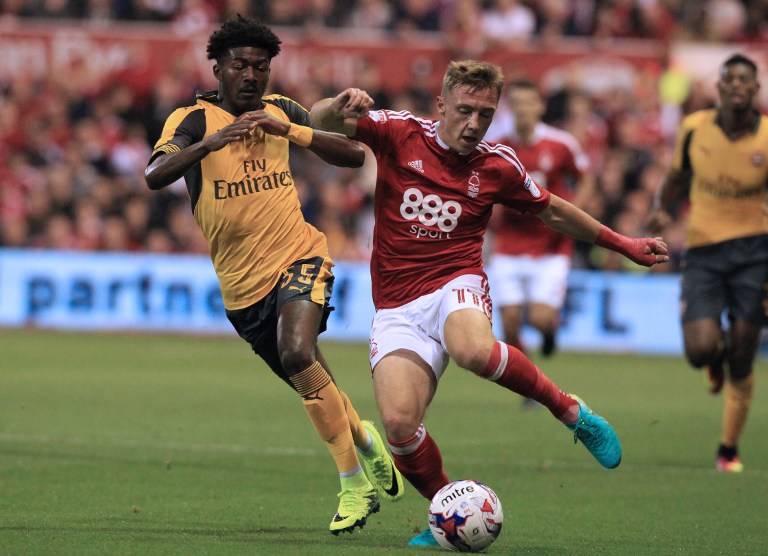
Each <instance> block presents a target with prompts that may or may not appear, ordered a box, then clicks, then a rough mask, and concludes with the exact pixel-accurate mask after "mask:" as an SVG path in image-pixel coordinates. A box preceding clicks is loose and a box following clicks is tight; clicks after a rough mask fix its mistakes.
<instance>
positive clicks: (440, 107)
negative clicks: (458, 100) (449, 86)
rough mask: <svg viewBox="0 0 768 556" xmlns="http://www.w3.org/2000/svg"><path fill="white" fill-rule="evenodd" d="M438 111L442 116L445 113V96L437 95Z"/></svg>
mask: <svg viewBox="0 0 768 556" xmlns="http://www.w3.org/2000/svg"><path fill="white" fill-rule="evenodd" d="M437 113H438V114H440V115H441V116H444V115H445V102H443V97H441V96H438V97H437Z"/></svg>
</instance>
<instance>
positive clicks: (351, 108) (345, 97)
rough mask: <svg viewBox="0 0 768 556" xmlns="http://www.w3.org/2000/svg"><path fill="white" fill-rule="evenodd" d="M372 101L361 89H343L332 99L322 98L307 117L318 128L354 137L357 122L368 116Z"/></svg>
mask: <svg viewBox="0 0 768 556" xmlns="http://www.w3.org/2000/svg"><path fill="white" fill-rule="evenodd" d="M372 107H373V99H372V98H371V96H370V95H369V94H368V93H367V92H365V91H363V90H362V89H356V88H349V89H345V90H344V91H342V92H341V93H339V94H338V95H336V96H335V97H334V98H324V99H322V100H318V101H317V102H316V103H315V104H313V105H312V108H311V109H310V111H309V117H310V119H311V120H312V124H313V125H316V126H317V127H319V128H322V129H325V130H328V131H335V132H337V133H342V134H344V135H346V136H347V137H354V136H355V133H356V132H357V120H359V119H360V118H363V117H365V116H367V115H368V111H369V110H370V109H371V108H372Z"/></svg>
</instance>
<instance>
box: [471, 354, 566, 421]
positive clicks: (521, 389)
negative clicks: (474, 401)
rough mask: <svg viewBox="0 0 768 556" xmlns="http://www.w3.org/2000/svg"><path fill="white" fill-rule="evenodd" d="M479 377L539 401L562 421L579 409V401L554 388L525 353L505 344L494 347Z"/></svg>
mask: <svg viewBox="0 0 768 556" xmlns="http://www.w3.org/2000/svg"><path fill="white" fill-rule="evenodd" d="M477 374H478V375H480V376H482V377H483V378H487V379H488V380H491V381H493V382H495V383H497V384H499V385H501V386H503V387H504V388H506V389H508V390H512V391H513V392H516V393H518V394H520V395H521V396H524V397H526V398H531V399H533V400H536V401H537V402H539V403H540V404H542V405H543V406H545V407H546V408H547V409H549V411H551V412H552V415H554V416H555V417H557V418H558V419H560V420H561V421H562V420H564V418H565V417H566V414H567V413H568V410H569V409H570V408H571V407H573V406H574V405H577V402H576V400H574V399H573V398H572V397H570V396H569V395H567V394H565V393H564V392H562V391H561V390H560V389H559V388H558V387H557V386H555V383H554V382H552V381H551V380H550V379H549V378H547V377H546V376H545V375H544V373H542V372H541V371H540V370H539V368H538V367H536V365H534V364H533V362H532V361H531V360H530V359H528V358H527V357H526V356H525V354H524V353H523V352H521V351H520V350H519V349H517V348H515V347H512V346H510V345H507V344H505V343H504V342H496V343H495V344H494V346H493V349H492V350H491V357H490V358H489V359H488V363H486V365H485V368H484V369H483V370H482V371H480V372H478V373H477Z"/></svg>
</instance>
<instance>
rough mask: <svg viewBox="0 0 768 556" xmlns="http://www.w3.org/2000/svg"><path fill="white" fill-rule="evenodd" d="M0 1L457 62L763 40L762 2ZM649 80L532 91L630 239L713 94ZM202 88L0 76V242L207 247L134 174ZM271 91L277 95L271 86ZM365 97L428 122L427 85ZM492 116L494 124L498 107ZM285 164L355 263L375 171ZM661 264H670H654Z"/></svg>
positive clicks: (20, 11)
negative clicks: (430, 49) (524, 49)
mask: <svg viewBox="0 0 768 556" xmlns="http://www.w3.org/2000/svg"><path fill="white" fill-rule="evenodd" d="M0 5H1V6H2V8H1V9H0V24H2V21H7V20H8V18H26V17H37V18H41V17H49V18H53V17H55V18H62V17H69V18H80V19H87V20H90V21H92V22H110V21H123V20H131V21H136V20H140V21H145V20H149V21H161V22H171V23H172V24H173V25H181V26H186V27H188V28H190V29H192V28H198V29H202V28H208V27H210V26H212V25H214V24H215V23H216V22H218V21H220V20H221V19H222V18H225V17H229V16H231V15H232V14H235V13H248V14H259V15H261V16H262V17H264V19H265V20H266V21H268V22H269V23H271V24H273V25H298V26H313V27H320V28H346V27H356V28H375V29H379V30H382V31H383V32H388V33H400V32H407V31H409V30H419V31H436V32H439V33H440V36H442V37H445V40H446V41H448V44H447V47H449V48H450V49H451V50H452V52H455V53H456V55H457V56H464V57H468V56H472V55H476V54H477V53H478V52H482V51H483V50H484V49H486V48H489V47H494V46H513V47H514V45H515V44H518V45H519V44H521V43H524V42H528V41H552V40H557V39H558V38H559V37H564V36H588V37H595V38H601V37H622V38H623V37H626V38H632V37H635V38H638V37H642V38H655V39H659V40H663V41H667V40H670V39H672V38H677V37H684V38H694V39H700V40H712V41H730V40H741V39H744V40H755V39H759V38H761V37H762V38H765V37H766V36H767V35H768V0H751V1H741V2H739V1H736V0H708V1H692V0H666V1H664V0H613V1H607V0H605V1H601V0H576V1H566V0H546V1H538V2H533V1H517V0H490V1H487V2H481V1H479V0H402V1H400V2H396V1H385V0H337V1H332V0H279V1H277V0H210V1H207V2H206V1H205V0H1V1H0ZM663 78H664V72H663V71H653V70H651V69H649V70H648V71H647V72H645V73H641V75H640V78H639V79H638V80H637V83H636V85H635V86H634V88H633V89H632V90H624V89H616V90H615V91H612V92H610V93H609V94H606V95H602V96H600V97H597V96H594V95H590V94H589V93H587V92H585V91H583V90H579V89H577V88H574V87H570V86H568V85H567V84H566V85H565V86H564V87H563V88H562V89H558V90H553V91H546V93H547V94H548V95H549V98H548V110H547V114H546V116H545V118H544V119H545V121H547V122H548V123H553V124H555V125H557V126H560V127H562V128H564V129H566V130H568V131H570V132H571V133H572V134H574V135H575V136H576V137H577V138H578V139H579V140H580V141H581V142H582V144H583V146H584V147H585V149H586V150H587V151H588V153H589V154H590V157H591V160H592V165H593V169H594V171H595V173H596V175H597V179H598V186H599V187H598V189H599V195H596V196H594V198H593V200H592V203H591V205H590V206H589V207H588V211H589V212H590V213H591V214H592V215H594V216H595V217H597V218H598V219H600V220H601V221H603V222H605V223H606V224H609V225H610V226H611V227H613V228H614V229H616V230H617V231H619V232H621V233H624V234H627V235H631V236H636V235H640V234H645V233H646V232H645V230H644V224H645V219H646V216H647V214H648V209H649V205H650V202H651V199H652V195H653V193H654V191H655V189H656V187H657V186H658V184H659V183H660V181H661V179H662V176H663V175H664V172H665V171H666V169H667V168H668V166H669V157H670V155H671V153H670V150H671V149H670V145H671V142H672V138H673V135H674V132H675V129H676V126H677V124H678V122H679V118H680V116H681V115H682V114H685V113H687V112H690V111H692V110H695V109H699V108H702V107H705V106H708V105H711V104H712V103H713V102H714V100H715V97H714V95H715V91H714V89H713V88H711V87H710V88H698V87H696V86H693V87H692V88H691V90H690V93H689V95H688V97H687V99H686V100H685V102H684V103H683V104H682V106H676V107H673V108H674V109H672V110H668V109H667V108H669V107H666V106H665V105H664V103H663V101H662V98H661V96H660V95H659V89H660V81H661V80H662V79H663ZM309 81H311V80H308V84H307V86H306V90H300V91H294V90H291V91H290V95H291V96H292V97H294V98H296V99H297V100H299V101H301V102H303V103H304V104H305V105H307V106H309V105H311V104H312V102H313V100H314V99H316V98H318V96H319V95H324V94H326V93H327V92H325V91H318V90H317V88H318V86H317V84H311V83H309ZM694 85H695V84H694ZM206 88H210V83H205V84H201V83H197V82H195V80H194V79H192V78H191V77H190V76H189V75H186V74H184V73H180V72H173V71H171V72H169V73H167V74H166V75H164V76H163V77H162V78H161V79H159V80H157V81H156V82H155V83H154V85H153V87H152V88H151V89H150V90H149V91H148V92H147V93H145V92H144V91H138V90H136V89H134V88H132V87H131V86H130V85H129V84H128V83H122V82H119V81H113V80H110V81H107V80H104V79H99V77H98V76H93V75H90V74H88V73H87V72H86V71H83V72H78V71H77V69H76V68H75V69H74V70H73V71H69V72H67V73H66V75H56V74H53V75H49V76H47V77H46V78H45V79H43V80H38V81H36V80H30V79H29V78H28V77H26V76H25V75H24V74H23V73H18V74H14V75H13V77H11V78H9V79H7V80H1V81H0V184H2V187H1V188H0V246H5V247H32V248H56V249H76V250H105V251H136V250H142V251H152V252H166V253H204V252H207V246H206V242H205V241H204V239H203V237H202V235H201V234H200V232H199V230H198V228H197V226H196V225H195V223H194V221H193V219H192V214H191V211H190V208H189V198H188V196H187V193H186V191H185V188H184V185H183V183H182V182H178V183H176V184H174V186H172V187H171V188H168V190H165V191H163V192H162V193H159V194H158V193H150V191H149V190H148V189H147V187H146V185H145V183H144V178H143V170H144V168H145V165H146V162H147V160H148V157H149V154H150V150H151V146H152V145H153V144H154V142H155V140H156V139H157V137H158V136H159V135H160V132H161V128H162V125H163V122H164V121H165V118H166V117H167V116H168V114H170V112H171V111H172V110H173V109H174V108H175V107H177V106H182V105H188V104H189V102H190V99H192V98H193V96H194V93H195V92H196V91H197V90H204V89H206ZM272 90H273V91H274V92H282V91H281V84H280V81H279V77H278V78H277V79H276V80H275V81H274V82H273V83H272ZM371 92H372V93H373V95H374V98H375V99H376V100H377V104H378V105H379V106H383V107H390V106H391V107H396V108H398V109H409V110H411V111H412V112H414V113H415V114H418V115H422V116H432V115H433V114H432V110H433V104H434V102H433V99H432V97H431V95H430V94H429V91H428V90H427V89H424V90H422V89H420V88H418V87H414V88H412V89H410V90H407V91H402V92H401V93H399V94H398V95H392V94H391V93H387V92H385V91H383V90H381V91H376V90H372V91H371ZM500 111H501V114H500V115H499V118H498V119H499V120H500V121H504V119H505V114H504V111H505V107H504V104H503V103H502V104H501V107H500ZM291 156H292V157H294V158H293V163H292V166H293V168H294V169H295V171H296V173H297V175H296V176H295V177H296V183H297V187H298V189H299V191H300V194H301V196H302V201H303V207H304V210H305V212H306V218H307V219H308V220H309V221H310V222H312V223H313V224H315V225H316V226H318V227H319V228H320V229H321V230H323V231H324V232H325V233H326V235H327V236H328V239H329V246H330V250H331V254H332V256H333V257H334V258H336V259H346V260H366V259H367V258H368V256H369V247H370V233H371V229H372V198H371V191H372V190H373V187H372V186H373V183H372V180H373V179H374V178H373V176H374V175H375V169H374V168H370V167H366V168H364V169H363V170H362V171H360V170H344V169H338V168H331V167H329V166H327V165H325V164H323V163H322V162H321V161H319V159H318V158H317V157H314V156H313V155H311V154H310V153H307V152H306V151H303V150H301V149H296V150H295V151H294V152H292V155H291ZM665 236H666V239H667V240H668V243H669V244H670V247H671V248H672V249H673V251H674V250H679V249H681V248H682V225H681V226H680V227H673V228H671V229H668V230H667V232H666V234H665ZM580 247H581V248H580V250H579V252H578V254H577V260H576V261H575V263H574V266H576V267H588V268H601V269H620V268H621V265H624V264H625V263H624V262H622V261H621V260H620V258H618V257H615V258H614V257H612V256H610V255H608V254H607V253H606V252H604V251H603V250H601V249H596V250H594V249H591V248H590V246H580ZM673 260H679V258H678V257H674V258H673ZM671 270H676V269H675V267H674V266H673V265H667V267H666V268H661V269H660V271H671Z"/></svg>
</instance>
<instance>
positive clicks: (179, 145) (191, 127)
mask: <svg viewBox="0 0 768 556" xmlns="http://www.w3.org/2000/svg"><path fill="white" fill-rule="evenodd" d="M203 137H205V110H203V109H202V108H198V107H187V108H178V109H177V110H175V111H174V112H173V113H172V114H171V115H170V116H168V119H167V120H166V121H165V126H163V133H162V134H161V135H160V138H159V139H158V140H157V143H155V148H154V150H153V151H152V156H151V157H150V159H149V160H150V162H151V161H152V160H154V159H155V158H157V157H158V156H160V155H161V154H171V153H177V152H179V151H180V150H182V149H185V148H187V147H188V146H190V145H193V144H195V143H197V142H199V141H202V140H203Z"/></svg>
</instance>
